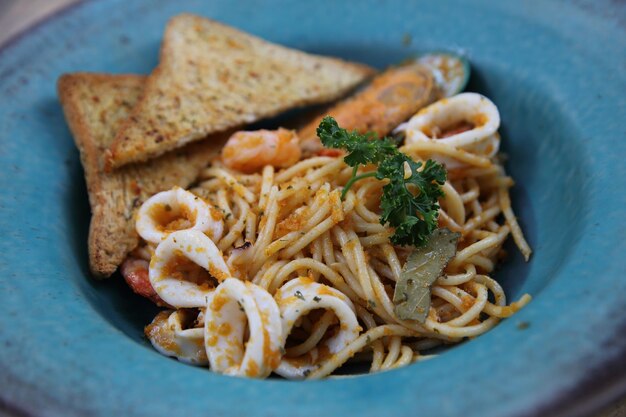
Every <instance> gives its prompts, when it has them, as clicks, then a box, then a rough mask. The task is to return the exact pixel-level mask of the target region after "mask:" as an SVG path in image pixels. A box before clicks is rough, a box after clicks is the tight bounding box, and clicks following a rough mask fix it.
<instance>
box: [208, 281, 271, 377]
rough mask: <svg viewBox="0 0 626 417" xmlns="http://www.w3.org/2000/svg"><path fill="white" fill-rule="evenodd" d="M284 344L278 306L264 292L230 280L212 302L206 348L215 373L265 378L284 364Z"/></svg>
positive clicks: (210, 301) (219, 290) (209, 309)
mask: <svg viewBox="0 0 626 417" xmlns="http://www.w3.org/2000/svg"><path fill="white" fill-rule="evenodd" d="M246 329H249V337H248V341H247V342H245V343H244V333H245V331H246ZM281 341H282V325H281V321H280V312H279V310H278V306H277V305H276V302H275V301H274V299H273V298H272V296H271V295H270V294H269V293H268V292H267V291H265V290H264V289H263V288H261V287H259V286H257V285H254V284H252V283H250V282H244V281H240V280H238V279H236V278H228V279H226V280H225V281H224V282H222V283H221V284H220V285H219V286H218V287H217V288H216V289H215V291H214V292H213V293H212V294H211V295H210V297H209V298H208V300H207V309H206V315H205V321H204V346H205V349H206V354H207V357H208V359H209V362H210V364H211V369H213V370H214V371H216V372H220V373H224V374H227V375H234V376H248V377H254V378H265V377H267V376H268V375H269V374H270V373H271V372H272V370H274V368H276V367H277V366H278V364H279V363H280V347H281V345H280V342H281Z"/></svg>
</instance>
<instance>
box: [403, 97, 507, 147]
mask: <svg viewBox="0 0 626 417" xmlns="http://www.w3.org/2000/svg"><path fill="white" fill-rule="evenodd" d="M459 122H469V123H471V124H473V125H474V128H472V129H470V130H466V131H464V132H461V133H457V134H453V135H451V136H448V137H445V138H436V137H435V136H436V135H434V134H433V133H432V131H433V128H434V127H439V128H442V127H447V126H453V125H455V124H457V123H459ZM499 127H500V113H499V112H498V108H497V107H496V105H495V104H493V102H492V101H491V100H489V99H488V98H487V97H485V96H483V95H480V94H477V93H462V94H457V95H456V96H453V97H450V98H445V99H443V100H439V101H437V102H435V103H433V104H431V105H430V106H428V107H425V108H423V109H422V110H420V111H419V112H418V113H417V114H416V115H415V116H413V117H412V118H411V119H410V120H409V121H408V123H407V124H406V126H405V127H404V129H405V130H406V134H407V136H406V137H407V143H415V142H417V141H420V140H435V139H436V140H437V141H438V142H440V143H445V144H449V145H452V146H456V147H461V148H462V147H466V146H468V145H473V144H475V143H478V142H482V141H483V140H486V139H488V138H489V137H491V136H492V135H494V134H495V133H496V131H497V130H498V128H499Z"/></svg>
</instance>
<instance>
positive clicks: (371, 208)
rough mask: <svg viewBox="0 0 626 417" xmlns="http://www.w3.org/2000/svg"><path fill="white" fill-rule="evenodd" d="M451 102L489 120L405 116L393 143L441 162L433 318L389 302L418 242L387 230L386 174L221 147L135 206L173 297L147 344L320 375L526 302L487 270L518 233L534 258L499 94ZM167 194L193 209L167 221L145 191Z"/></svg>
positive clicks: (408, 358) (396, 362) (252, 366)
mask: <svg viewBox="0 0 626 417" xmlns="http://www.w3.org/2000/svg"><path fill="white" fill-rule="evenodd" d="M461 96H463V95H461ZM457 97H458V96H457ZM470 99H471V100H470ZM463 100H465V101H463ZM476 100H478V101H476ZM455 103H456V104H457V105H459V106H460V105H465V107H463V112H464V113H463V116H467V115H466V113H468V112H471V111H473V110H472V109H476V108H478V109H479V110H480V109H482V110H481V111H486V110H484V109H485V108H486V109H487V110H488V111H486V112H487V113H488V116H489V117H491V118H492V119H494V120H492V119H489V120H486V121H484V123H483V127H482V128H481V129H482V130H483V131H484V132H482V131H477V132H464V133H463V134H465V133H467V134H465V136H464V138H465V139H463V140H456V139H455V138H454V137H452V138H451V140H446V141H438V140H437V138H436V137H434V138H432V137H427V138H423V137H420V138H418V139H411V138H412V136H411V134H410V132H409V131H408V130H407V140H406V144H405V145H404V146H403V147H402V148H401V149H400V150H401V151H402V152H403V153H405V154H407V155H409V156H411V157H412V158H413V159H414V160H416V161H420V160H421V161H424V160H426V159H428V158H436V159H439V160H442V161H444V162H446V165H447V166H448V167H449V173H448V180H447V182H446V183H445V184H444V185H443V187H442V189H443V191H444V193H445V196H444V197H442V198H441V200H440V206H441V208H440V211H439V227H445V228H448V229H450V230H451V231H455V232H458V233H459V234H460V235H461V237H460V240H459V243H458V248H457V252H456V255H455V256H454V258H453V259H452V260H451V261H450V262H449V263H448V265H447V266H446V268H445V270H444V273H443V274H442V275H441V276H440V277H439V278H438V279H437V280H436V281H435V283H434V285H433V286H432V297H431V305H430V311H429V313H428V316H427V318H426V320H425V322H424V323H420V322H417V321H410V320H401V319H399V318H398V317H397V316H396V314H395V312H394V303H393V301H392V298H393V289H394V287H395V282H396V281H398V280H399V277H400V274H401V270H402V265H403V264H404V263H405V262H406V259H407V257H408V255H409V253H410V250H411V248H407V247H400V246H394V245H393V244H391V243H390V240H389V237H390V236H391V234H392V233H393V230H392V229H391V228H389V227H387V226H385V225H381V224H380V221H379V204H380V198H381V193H382V186H383V185H384V182H383V181H379V180H377V179H375V178H366V179H363V180H360V181H357V182H355V183H354V184H353V185H352V187H351V188H350V190H349V191H348V192H347V194H346V196H345V199H343V200H342V199H341V190H342V189H343V187H344V186H345V185H346V183H347V181H348V180H349V178H350V176H351V170H352V168H350V167H348V166H346V164H345V163H344V162H343V159H342V157H341V156H315V157H311V158H307V159H304V160H301V161H299V162H296V163H295V164H293V165H291V166H289V167H287V168H285V169H282V170H279V171H276V169H275V168H274V167H272V166H271V165H266V166H265V167H264V168H263V169H262V171H261V172H259V173H252V174H250V173H243V172H239V171H236V170H233V169H230V168H228V167H226V166H225V165H224V163H223V162H222V161H220V160H216V161H214V162H213V163H212V164H211V165H210V166H209V167H207V168H206V169H205V170H204V172H203V173H202V176H201V178H200V181H199V182H198V185H197V186H196V187H195V188H192V189H191V190H190V192H184V191H182V190H173V191H169V192H166V193H170V194H163V193H161V194H160V195H157V196H158V197H157V196H155V197H153V198H152V199H150V200H148V201H147V202H146V204H144V206H145V207H146V208H145V209H144V208H143V207H142V211H140V216H139V218H138V223H137V224H138V229H139V230H140V234H141V236H142V237H144V239H145V241H146V242H145V246H143V247H142V248H139V249H138V250H137V251H136V252H135V254H136V255H138V256H139V255H140V256H142V257H143V258H145V259H151V265H150V275H149V276H150V282H151V283H152V285H153V288H154V290H155V291H156V293H157V294H158V296H160V297H161V299H162V300H164V301H165V302H166V303H167V304H169V305H170V306H172V307H173V308H175V310H172V311H168V312H166V313H160V314H159V316H157V318H156V319H155V321H154V322H153V324H151V325H150V326H148V329H147V331H146V333H147V335H148V337H149V338H150V340H151V342H152V343H153V345H154V346H155V347H156V348H157V349H158V350H159V351H160V352H161V353H163V354H165V355H169V356H175V357H178V358H179V359H181V360H184V361H187V362H190V363H194V364H199V365H206V364H207V363H210V367H211V368H212V369H214V370H216V371H218V372H224V373H227V374H232V375H247V376H254V377H265V376H267V375H269V374H270V373H271V372H272V371H273V372H276V373H277V374H279V375H282V376H284V377H287V378H294V379H299V378H321V377H325V376H328V375H330V374H332V373H333V372H334V371H335V370H337V369H338V368H340V367H341V366H343V365H344V364H345V363H346V362H349V361H360V362H363V361H367V362H368V363H369V366H370V370H371V371H372V372H375V371H382V370H387V369H393V368H396V367H399V366H404V365H407V364H409V363H412V362H414V361H418V360H423V359H427V358H429V357H430V356H429V355H423V352H424V351H428V350H429V349H432V348H433V347H436V346H439V345H441V344H450V343H458V342H460V341H461V340H463V339H464V338H472V337H476V336H479V335H481V334H482V333H484V332H486V331H488V330H489V329H491V328H493V327H494V326H495V325H496V324H497V323H498V322H499V321H500V320H501V319H502V318H505V317H508V316H510V315H511V314H513V313H515V312H516V311H518V310H519V309H520V308H522V307H523V306H524V305H526V304H527V303H528V302H529V301H530V296H528V295H525V296H523V297H521V299H520V300H518V301H517V302H514V303H510V304H507V299H506V296H505V294H504V291H503V290H502V287H501V286H500V285H499V284H498V283H497V281H495V280H494V279H493V278H492V277H490V274H491V273H492V272H493V269H494V267H495V265H496V264H497V263H498V261H499V260H500V259H501V257H502V256H503V250H502V245H503V243H504V242H505V240H506V239H507V237H508V236H509V235H512V236H513V239H514V241H515V243H516V244H517V246H518V247H519V249H520V251H521V252H522V253H523V255H524V256H525V257H526V259H528V257H529V256H530V253H531V250H530V247H529V246H528V244H527V243H526V241H525V239H524V236H523V234H522V231H521V229H520V227H519V225H518V223H517V220H516V218H515V215H514V213H513V211H512V208H511V204H510V198H509V188H510V187H511V186H512V185H513V181H512V180H511V179H510V178H509V177H507V176H506V174H505V172H504V168H503V167H502V165H501V164H500V162H499V159H498V157H497V155H495V152H494V149H493V147H494V146H497V144H498V143H499V136H497V132H496V129H497V127H498V126H499V116H497V117H496V116H495V115H497V109H495V115H494V113H493V111H494V110H493V108H495V106H493V108H491V107H490V104H489V103H491V102H490V101H489V103H485V102H484V101H483V100H482V99H481V98H478V99H477V98H476V97H473V96H467V95H466V96H465V97H461V98H460V99H457V101H456V102H453V103H452V104H455ZM459 103H460V104H459ZM467 103H470V104H472V103H474V104H472V105H468V104H467ZM476 103H480V105H479V106H477V105H476ZM492 104H493V103H491V105H492ZM481 106H482V107H481ZM426 110H428V109H426ZM489 112H490V113H489ZM420 114H422V112H420ZM424 114H426V116H428V113H424ZM424 114H422V116H421V117H422V119H425V120H427V121H428V120H430V121H431V122H432V120H431V119H429V118H428V117H426V116H424ZM470 116H471V115H470ZM485 117H487V116H485ZM495 119H497V120H495ZM415 123H416V122H415V121H409V122H408V123H407V124H406V126H408V127H405V129H410V128H411V126H413V125H415ZM420 123H422V124H424V123H426V122H424V120H422V121H420ZM494 126H495V127H494ZM481 132H482V133H481ZM431 133H433V132H432V131H431ZM483 133H484V134H483ZM481 135H482V136H481ZM435 136H436V135H435ZM496 136H497V138H496ZM481 138H482V139H481ZM365 169H367V168H365ZM184 193H186V194H184ZM190 196H191V197H190ZM165 203H167V204H170V205H172V206H173V207H174V208H175V210H177V212H178V213H183V214H184V212H185V210H188V211H190V212H192V214H190V215H188V221H187V223H185V224H182V223H181V224H182V227H178V229H181V230H177V231H173V232H172V231H169V232H163V231H162V230H161V229H162V228H161V229H159V227H160V226H158V224H156V222H155V221H154V219H152V220H151V218H150V217H149V216H150V215H151V214H150V213H154V212H155V210H154V209H151V208H150V207H153V206H154V204H165ZM151 210H152V211H151ZM193 213H195V214H193ZM206 213H209V215H208V217H207V215H206ZM181 224H179V225H178V226H181ZM207 234H208V236H207ZM182 312H185V313H184V314H187V315H191V316H195V317H196V319H193V320H189V319H186V320H183V319H182V318H181V317H179V316H181V315H183V313H182ZM164 323H169V325H166V324H164ZM168 329H170V330H168ZM157 330H158V331H157ZM168 332H169V333H168ZM201 334H202V336H201ZM157 336H158V337H157ZM198 341H200V342H198ZM198 343H201V344H203V345H204V346H205V348H206V352H207V353H208V356H207V355H206V354H204V355H203V354H202V352H201V351H200V350H198V349H197V347H198Z"/></svg>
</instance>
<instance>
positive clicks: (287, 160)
mask: <svg viewBox="0 0 626 417" xmlns="http://www.w3.org/2000/svg"><path fill="white" fill-rule="evenodd" d="M298 142H299V141H298V137H297V136H296V134H295V132H294V131H292V130H287V129H282V128H280V129H278V130H256V131H240V132H236V133H235V134H233V135H232V136H231V137H230V139H228V142H226V145H225V146H224V148H223V149H222V162H224V165H226V166H227V167H228V168H232V169H236V170H238V171H241V172H244V173H248V174H250V173H253V172H256V171H259V170H261V169H262V168H263V167H264V166H265V165H272V166H274V167H276V168H286V167H288V166H291V165H293V164H295V163H296V162H298V160H299V159H300V155H301V151H300V146H299V145H298Z"/></svg>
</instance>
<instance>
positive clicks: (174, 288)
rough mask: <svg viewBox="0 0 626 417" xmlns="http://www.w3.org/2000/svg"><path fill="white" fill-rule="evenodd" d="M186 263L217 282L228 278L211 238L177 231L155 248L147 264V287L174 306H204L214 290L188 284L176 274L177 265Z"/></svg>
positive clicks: (227, 272) (200, 285)
mask: <svg viewBox="0 0 626 417" xmlns="http://www.w3.org/2000/svg"><path fill="white" fill-rule="evenodd" d="M185 260H189V261H192V262H193V263H195V264H196V265H199V266H200V267H202V268H204V269H205V270H207V271H208V272H209V274H211V276H213V277H214V278H215V279H217V280H218V281H219V282H221V281H223V280H225V279H226V278H228V277H230V276H231V273H230V270H229V269H228V266H227V265H226V262H224V258H223V257H222V253H221V252H220V250H219V249H218V248H217V246H215V243H213V241H212V240H211V239H209V238H208V237H207V236H206V235H205V234H204V233H202V232H200V231H198V230H179V231H176V232H173V233H170V234H169V235H168V236H167V238H165V240H164V241H162V242H161V243H159V245H158V246H157V248H156V250H155V252H154V256H153V257H152V259H151V261H150V268H149V272H148V276H149V278H150V284H152V287H153V288H154V291H156V293H157V294H158V295H159V297H161V299H162V300H163V301H165V302H166V303H167V304H169V305H171V306H173V307H176V308H181V307H204V306H205V305H206V297H207V296H208V295H209V294H210V293H211V292H212V291H213V289H212V288H208V287H207V285H206V284H198V283H195V282H192V281H187V280H185V279H184V278H185V277H184V276H181V275H182V274H181V273H180V272H178V271H176V266H177V265H178V264H180V262H181V261H185Z"/></svg>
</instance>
